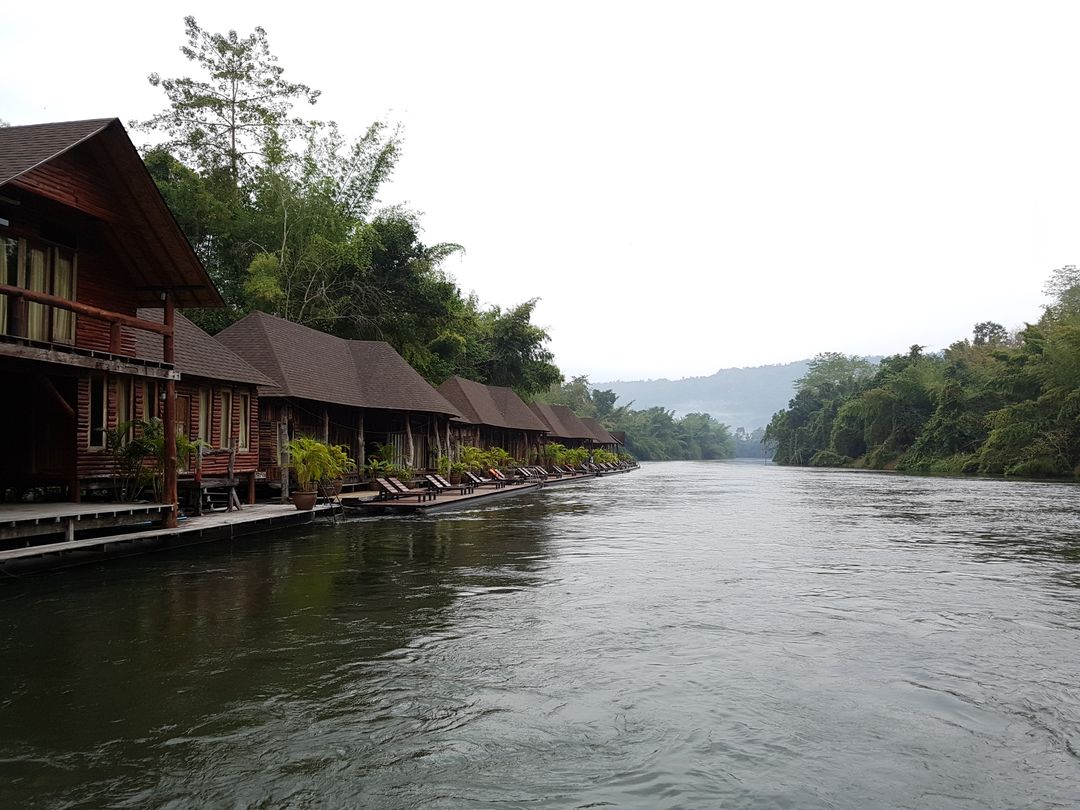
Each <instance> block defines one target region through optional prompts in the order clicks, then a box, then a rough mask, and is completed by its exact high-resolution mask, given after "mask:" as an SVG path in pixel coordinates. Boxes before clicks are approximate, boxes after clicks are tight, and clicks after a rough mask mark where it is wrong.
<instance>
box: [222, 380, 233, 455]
mask: <svg viewBox="0 0 1080 810" xmlns="http://www.w3.org/2000/svg"><path fill="white" fill-rule="evenodd" d="M232 437H233V435H232V391H222V392H221V445H220V447H221V448H222V449H225V450H227V449H228V448H230V447H232Z"/></svg>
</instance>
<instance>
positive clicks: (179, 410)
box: [175, 396, 191, 438]
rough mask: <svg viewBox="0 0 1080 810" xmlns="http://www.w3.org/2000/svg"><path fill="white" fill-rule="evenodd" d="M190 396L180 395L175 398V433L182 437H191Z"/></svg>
mask: <svg viewBox="0 0 1080 810" xmlns="http://www.w3.org/2000/svg"><path fill="white" fill-rule="evenodd" d="M190 419H191V397H188V396H181V397H177V398H176V414H175V421H176V435H177V436H183V437H184V438H190V437H191V422H190V421H189V420H190Z"/></svg>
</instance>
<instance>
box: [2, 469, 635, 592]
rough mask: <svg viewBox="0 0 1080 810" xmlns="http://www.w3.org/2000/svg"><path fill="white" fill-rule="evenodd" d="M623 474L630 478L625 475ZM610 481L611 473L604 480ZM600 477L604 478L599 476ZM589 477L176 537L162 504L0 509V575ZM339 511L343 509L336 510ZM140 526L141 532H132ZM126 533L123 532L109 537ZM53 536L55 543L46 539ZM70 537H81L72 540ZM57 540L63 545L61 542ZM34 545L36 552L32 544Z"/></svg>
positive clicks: (269, 513)
mask: <svg viewBox="0 0 1080 810" xmlns="http://www.w3.org/2000/svg"><path fill="white" fill-rule="evenodd" d="M627 472H629V470H627ZM609 474H610V473H609ZM601 475H603V473H602V474H601ZM597 477H599V476H598V475H597V474H596V473H583V474H580V475H573V476H563V477H562V478H551V479H548V480H547V481H544V482H542V483H539V482H530V483H526V484H510V485H508V486H505V487H501V488H499V489H495V488H493V487H477V488H476V490H474V491H473V492H471V493H469V494H467V495H462V494H460V493H450V492H443V493H440V494H439V496H438V497H437V498H435V499H433V500H427V501H417V500H415V499H411V498H410V499H405V500H395V501H383V500H378V499H377V498H376V493H374V492H351V493H345V494H343V495H342V496H341V499H340V500H341V506H339V505H338V504H321V505H319V506H316V507H315V510H314V511H311V512H302V511H298V510H297V509H296V508H295V507H294V506H293V505H292V504H255V505H249V506H244V508H243V510H242V511H239V512H212V513H209V514H205V515H201V516H197V517H196V516H193V517H189V518H187V519H186V520H181V522H180V525H179V526H177V527H176V528H175V529H167V528H165V527H164V526H162V525H161V521H162V520H163V518H164V516H165V513H166V512H167V511H168V510H169V507H168V506H167V505H164V504H149V503H142V504H121V503H110V504H86V503H84V504H73V503H52V504H0V539H5V540H7V541H8V545H10V544H11V541H12V540H15V539H18V540H22V541H24V542H25V543H26V545H24V546H21V547H18V548H7V549H0V573H6V574H18V573H22V572H32V571H40V570H47V569H52V568H64V567H68V566H72V565H79V564H83V563H87V562H93V561H96V560H100V559H103V558H108V557H118V556H130V555H134V554H142V553H145V552H147V551H154V550H158V549H166V548H173V547H178V546H185V545H194V544H197V543H205V542H209V541H213V540H222V539H230V538H234V537H241V536H244V535H249V534H256V533H259V532H264V531H270V530H273V529H279V528H284V527H287V526H297V525H304V524H307V523H311V522H312V521H314V520H317V519H319V517H320V516H323V518H324V519H330V518H331V513H333V512H336V511H344V512H345V513H346V514H352V515H358V514H371V515H379V514H430V513H433V512H441V511H446V510H451V509H466V508H470V507H476V506H482V505H483V504H485V503H489V502H490V501H493V500H496V499H500V498H507V497H511V496H514V495H519V494H521V493H525V492H532V493H535V492H539V491H541V490H543V489H546V488H549V487H559V486H565V485H569V484H577V483H581V482H584V481H591V480H594V479H595V478H597ZM342 506H344V507H345V508H344V509H343V510H342ZM139 524H142V526H144V527H145V528H139ZM124 526H127V527H131V528H130V529H129V530H128V531H126V532H116V531H110V530H113V529H117V528H120V527H124ZM50 534H52V535H56V540H55V541H54V540H52V539H49V538H47V535H50ZM77 534H82V535H83V536H81V537H79V536H77ZM60 537H64V538H66V539H64V540H60V539H59V538H60ZM35 543H36V544H35Z"/></svg>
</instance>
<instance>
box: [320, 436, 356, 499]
mask: <svg viewBox="0 0 1080 810" xmlns="http://www.w3.org/2000/svg"><path fill="white" fill-rule="evenodd" d="M327 452H328V454H329V465H328V468H327V470H326V478H327V479H328V481H329V488H328V490H327V494H329V493H333V494H334V495H340V494H341V490H342V488H343V487H344V485H345V476H346V475H348V474H349V473H354V472H356V462H355V461H353V459H351V458H350V457H349V452H348V450H346V449H345V445H343V444H330V445H327Z"/></svg>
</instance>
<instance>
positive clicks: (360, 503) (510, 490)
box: [341, 473, 596, 514]
mask: <svg viewBox="0 0 1080 810" xmlns="http://www.w3.org/2000/svg"><path fill="white" fill-rule="evenodd" d="M594 478H596V474H595V473H582V474H581V475H574V476H563V477H562V478H549V479H548V480H547V481H544V482H530V483H526V484H508V485H506V486H505V487H500V488H499V489H495V488H494V487H477V488H476V489H475V490H473V491H472V492H471V493H469V494H467V495H462V494H459V493H452V492H440V493H439V495H438V497H436V498H434V499H432V500H426V501H419V500H417V499H416V498H399V499H397V500H379V499H377V498H376V497H375V493H374V492H358V493H351V494H346V495H342V496H341V503H342V505H343V506H344V507H345V509H346V511H347V512H353V511H362V512H364V513H366V514H431V513H432V512H443V511H448V510H450V509H465V508H468V507H471V506H478V505H480V504H481V503H486V502H488V501H491V500H494V499H496V498H506V497H509V496H511V495H518V494H520V493H522V492H536V491H537V490H539V489H543V488H545V487H554V486H562V485H565V484H574V483H580V482H581V481H591V480H593V479H594Z"/></svg>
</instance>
